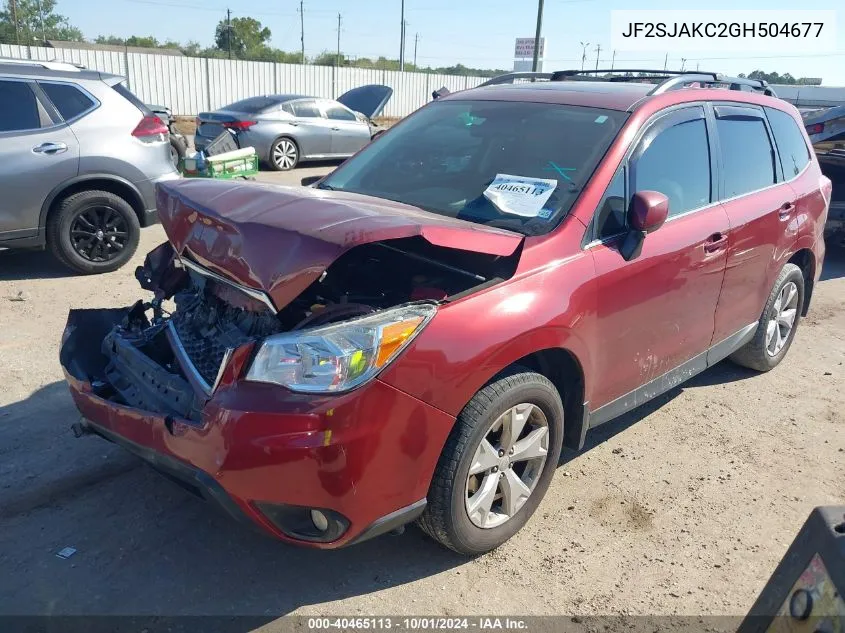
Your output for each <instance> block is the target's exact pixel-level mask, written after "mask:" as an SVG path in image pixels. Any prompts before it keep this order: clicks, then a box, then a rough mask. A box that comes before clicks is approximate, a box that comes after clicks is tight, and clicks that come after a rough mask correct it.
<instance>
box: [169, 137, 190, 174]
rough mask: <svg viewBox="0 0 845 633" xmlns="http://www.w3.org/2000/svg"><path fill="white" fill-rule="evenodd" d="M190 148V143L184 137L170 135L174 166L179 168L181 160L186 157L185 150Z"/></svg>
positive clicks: (171, 155)
mask: <svg viewBox="0 0 845 633" xmlns="http://www.w3.org/2000/svg"><path fill="white" fill-rule="evenodd" d="M187 150H188V145H187V143H186V142H185V141H184V139H181V138H179V137H178V136H173V135H172V134H171V135H170V160H172V161H173V166H174V167H175V168H176V169H179V162H180V161H181V160H182V159H183V158H185V152H187Z"/></svg>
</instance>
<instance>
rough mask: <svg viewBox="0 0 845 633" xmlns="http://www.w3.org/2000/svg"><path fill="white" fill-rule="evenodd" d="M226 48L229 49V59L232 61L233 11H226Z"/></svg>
mask: <svg viewBox="0 0 845 633" xmlns="http://www.w3.org/2000/svg"><path fill="white" fill-rule="evenodd" d="M226 48H228V49H229V59H232V11H231V9H226Z"/></svg>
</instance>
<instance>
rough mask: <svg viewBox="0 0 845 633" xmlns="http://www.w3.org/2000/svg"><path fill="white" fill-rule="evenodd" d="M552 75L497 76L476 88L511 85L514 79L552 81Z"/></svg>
mask: <svg viewBox="0 0 845 633" xmlns="http://www.w3.org/2000/svg"><path fill="white" fill-rule="evenodd" d="M553 75H554V73H540V72H530V71H528V72H515V73H506V74H504V75H498V76H496V77H493V78H492V79H488V80H487V81H484V82H482V83H480V84H478V86H476V87H477V88H481V87H482V86H496V85H499V84H512V83H515V81H514V80H516V79H530V80H531V81H536V80H538V79H539V80H541V81H549V80H551V79H552V77H553Z"/></svg>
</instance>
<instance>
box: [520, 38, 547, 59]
mask: <svg viewBox="0 0 845 633" xmlns="http://www.w3.org/2000/svg"><path fill="white" fill-rule="evenodd" d="M545 46H546V38H545V37H541V38H540V54H539V55H538V57H540V58H542V57H543V52H544V48H545ZM513 56H514V57H517V58H519V57H532V58H533V57H534V38H533V37H518V38H516V44H515V46H514V49H513Z"/></svg>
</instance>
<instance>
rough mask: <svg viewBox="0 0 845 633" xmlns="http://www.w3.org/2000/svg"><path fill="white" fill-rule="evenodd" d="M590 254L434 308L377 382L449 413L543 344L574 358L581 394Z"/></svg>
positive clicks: (586, 360)
mask: <svg viewBox="0 0 845 633" xmlns="http://www.w3.org/2000/svg"><path fill="white" fill-rule="evenodd" d="M593 274H594V270H593V262H592V258H591V257H589V256H587V255H580V254H579V255H578V256H576V257H574V258H571V259H569V260H568V261H567V262H565V263H562V265H559V266H551V267H548V268H546V269H544V270H540V271H536V272H533V273H531V274H528V275H526V276H523V277H521V278H518V279H513V280H511V281H508V282H504V283H502V284H500V285H498V286H494V287H492V288H490V289H488V290H485V291H483V292H479V293H477V294H475V295H471V296H469V297H467V298H465V299H462V300H460V301H456V302H455V303H453V304H447V305H445V306H442V307H441V308H440V310H439V312H438V314H437V315H436V316H435V317H434V319H433V320H432V321H431V323H430V324H429V325H428V327H427V328H426V330H425V331H424V332H423V333H422V334H420V335H419V336H418V337H417V338H416V339H415V340H414V342H413V343H412V344H411V346H410V347H409V348H408V349H407V350H406V351H405V352H404V353H403V354H402V356H401V357H400V358H399V359H398V360H397V361H396V363H395V364H394V365H393V366H391V367H389V368H388V369H387V370H386V371H385V372H384V374H382V380H384V381H385V382H388V383H389V384H391V385H393V386H394V387H397V388H398V389H401V390H402V391H405V392H406V393H409V394H411V395H413V396H415V397H417V398H419V399H420V400H423V401H424V402H427V403H429V404H431V405H433V406H435V407H437V408H439V409H441V410H442V411H444V412H446V413H448V414H449V415H453V416H456V415H458V414H459V413H460V411H461V410H462V409H463V408H464V406H465V405H466V403H467V402H468V401H469V400H470V399H471V398H472V397H473V395H475V393H476V392H477V391H478V390H479V389H481V387H483V386H484V385H485V384H486V383H487V382H489V381H490V379H491V378H492V377H493V376H495V375H496V374H497V373H499V372H500V371H501V370H502V369H504V368H505V367H507V366H509V365H511V364H513V363H515V362H516V361H518V360H519V359H520V358H523V357H525V356H527V355H529V354H532V353H534V352H537V351H541V350H545V349H557V348H560V349H565V350H567V351H568V352H570V353H571V354H572V355H574V356H575V358H576V359H577V361H578V362H579V363H580V365H581V368H582V370H583V373H584V376H585V393H586V394H589V393H590V391H589V389H590V381H589V376H590V374H591V366H592V362H591V356H590V353H589V346H588V344H587V341H589V340H591V328H593V327H594V322H595V291H594V287H593V286H592V284H589V283H586V280H589V279H591V278H592V276H593Z"/></svg>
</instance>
